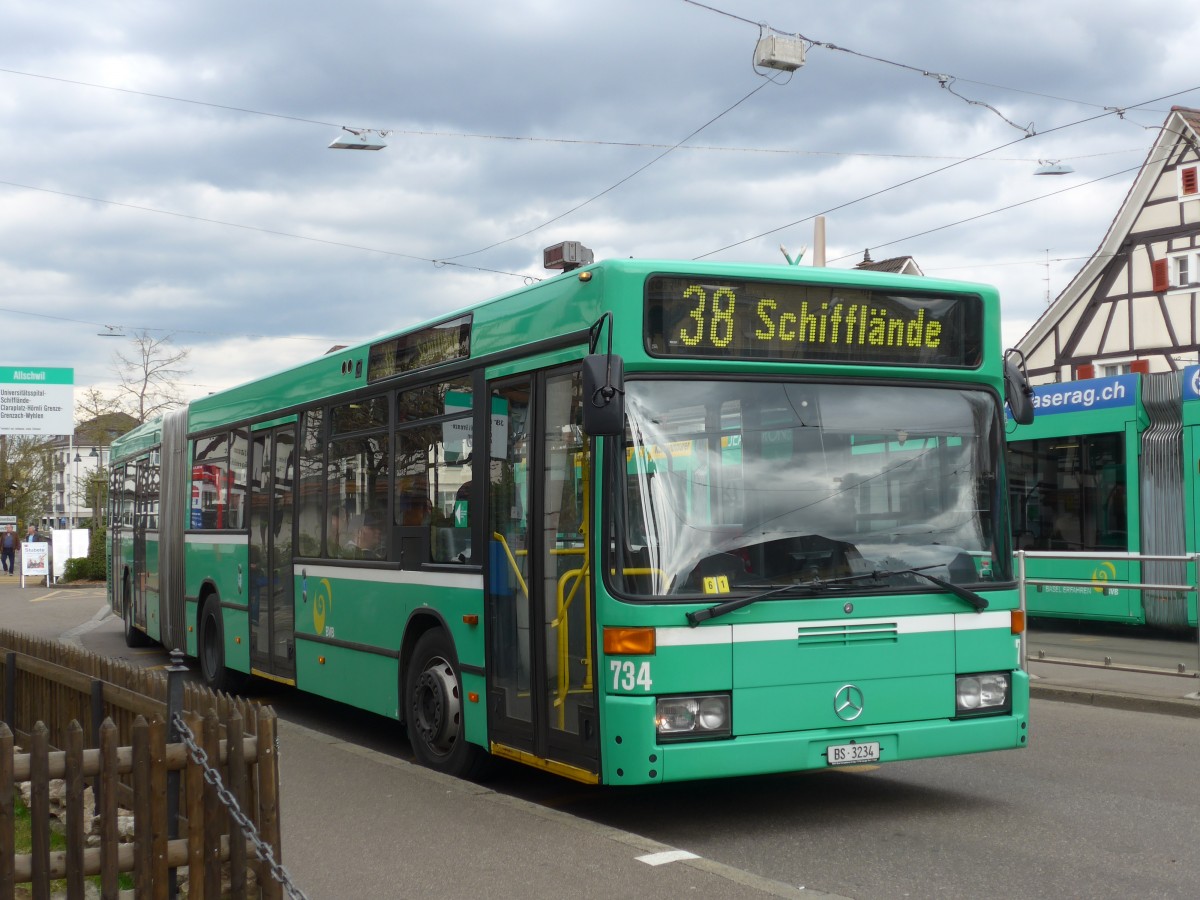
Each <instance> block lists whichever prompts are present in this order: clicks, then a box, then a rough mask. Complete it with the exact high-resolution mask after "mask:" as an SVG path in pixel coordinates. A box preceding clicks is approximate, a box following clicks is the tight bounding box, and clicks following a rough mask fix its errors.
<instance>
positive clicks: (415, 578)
mask: <svg viewBox="0 0 1200 900" xmlns="http://www.w3.org/2000/svg"><path fill="white" fill-rule="evenodd" d="M293 571H294V572H295V574H296V575H298V576H299V575H307V576H308V577H309V578H328V579H330V580H331V581H332V580H334V579H337V580H339V581H365V582H375V583H378V584H412V585H419V586H420V587H435V588H438V587H444V588H461V589H464V590H473V591H482V590H483V574H482V573H481V572H462V573H459V572H416V571H410V570H408V569H367V568H360V567H358V566H322V565H307V564H301V563H296V565H295V568H294V570H293Z"/></svg>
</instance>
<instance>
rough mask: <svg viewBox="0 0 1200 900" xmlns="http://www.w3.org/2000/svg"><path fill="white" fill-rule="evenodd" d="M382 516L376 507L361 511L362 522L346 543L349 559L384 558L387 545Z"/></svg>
mask: <svg viewBox="0 0 1200 900" xmlns="http://www.w3.org/2000/svg"><path fill="white" fill-rule="evenodd" d="M383 520H384V516H383V515H382V514H381V513H380V512H379V510H377V509H368V510H367V511H366V512H365V513H363V518H362V523H361V524H360V525H359V526H358V532H357V534H356V535H355V537H354V539H353V540H352V541H351V542H350V543H349V544H348V545H347V549H348V550H349V553H344V554H343V556H349V558H351V559H386V558H387V545H386V543H385V531H384V528H383Z"/></svg>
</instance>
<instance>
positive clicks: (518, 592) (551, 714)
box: [485, 367, 599, 781]
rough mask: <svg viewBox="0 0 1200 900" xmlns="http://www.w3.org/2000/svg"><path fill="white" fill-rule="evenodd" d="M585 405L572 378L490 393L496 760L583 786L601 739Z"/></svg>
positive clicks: (491, 712)
mask: <svg viewBox="0 0 1200 900" xmlns="http://www.w3.org/2000/svg"><path fill="white" fill-rule="evenodd" d="M581 398H582V379H581V376H580V374H579V370H578V368H577V367H572V368H571V369H566V370H564V369H557V370H552V371H549V372H541V373H536V374H533V375H523V376H520V377H517V378H512V379H506V380H504V381H498V382H494V383H492V385H491V389H490V402H491V406H490V409H491V412H492V426H491V432H490V436H491V450H490V455H491V460H490V466H489V472H490V475H489V479H488V482H489V483H488V496H487V507H488V519H487V521H486V523H485V527H486V531H487V538H488V540H487V545H488V548H489V550H488V565H487V579H488V580H487V591H488V597H487V599H488V617H489V618H488V625H489V627H488V636H489V638H488V639H489V647H488V675H489V694H488V704H489V706H488V722H489V728H490V738H491V741H492V743H493V747H494V748H495V749H496V751H497V752H498V753H499V754H500V755H508V756H518V757H519V758H522V759H524V760H525V761H529V757H530V756H532V757H536V759H537V760H538V761H539V762H540V764H541V765H542V766H543V767H545V768H549V769H552V770H554V771H558V772H559V773H560V774H564V775H567V776H569V777H576V778H578V779H580V780H585V781H587V780H594V776H595V774H596V773H597V772H598V771H599V736H598V720H597V714H596V690H595V680H594V678H593V660H594V656H595V647H594V640H593V630H594V615H593V609H592V604H593V597H592V595H591V592H590V590H589V589H588V582H589V575H590V573H589V571H588V561H587V554H586V543H587V542H586V537H587V536H586V534H585V530H584V529H585V525H586V523H587V519H586V511H587V509H588V506H587V503H586V501H585V498H586V495H587V492H588V490H590V486H589V484H588V480H589V470H590V461H589V458H588V457H589V452H588V445H587V443H586V442H585V440H584V438H583V432H582V430H581V428H580V423H581V422H582V402H581ZM512 751H517V753H513V752H512Z"/></svg>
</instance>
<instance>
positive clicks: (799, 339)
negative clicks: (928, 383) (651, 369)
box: [646, 276, 983, 368]
mask: <svg viewBox="0 0 1200 900" xmlns="http://www.w3.org/2000/svg"><path fill="white" fill-rule="evenodd" d="M646 318H647V329H646V342H647V349H648V350H649V351H650V353H652V354H654V355H658V356H697V357H708V358H727V359H743V360H786V361H805V362H835V363H890V364H898V365H914V366H932V367H937V368H973V367H975V366H978V365H979V364H980V362H981V361H982V347H983V302H982V299H981V298H980V297H979V296H978V295H975V294H963V293H936V292H933V291H929V292H903V293H902V292H892V291H878V290H869V289H865V288H857V287H843V286H838V285H828V284H800V283H794V282H773V281H750V280H733V279H713V280H704V279H701V278H688V277H676V276H655V277H653V278H650V279H648V280H647V283H646Z"/></svg>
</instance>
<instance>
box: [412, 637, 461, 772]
mask: <svg viewBox="0 0 1200 900" xmlns="http://www.w3.org/2000/svg"><path fill="white" fill-rule="evenodd" d="M412 713H413V723H414V724H415V725H416V729H417V733H418V734H419V735H420V736H421V740H422V741H423V742H424V743H425V746H427V747H428V748H429V749H430V750H432V751H434V752H435V753H438V754H443V755H444V754H446V753H449V752H450V751H451V750H452V749H453V748H454V742H455V740H457V738H458V725H459V722H460V721H461V719H462V705H461V703H460V700H459V696H458V681H457V679H455V677H454V669H452V668H451V667H450V664H449V663H448V662H446V661H445V660H444V659H433V660H430V662H429V665H428V666H426V668H425V671H424V672H422V673H421V674H420V676H418V678H417V683H416V684H415V685H414V686H413V692H412Z"/></svg>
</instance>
